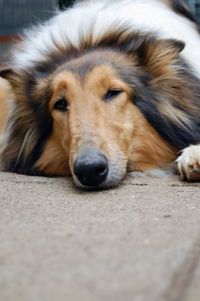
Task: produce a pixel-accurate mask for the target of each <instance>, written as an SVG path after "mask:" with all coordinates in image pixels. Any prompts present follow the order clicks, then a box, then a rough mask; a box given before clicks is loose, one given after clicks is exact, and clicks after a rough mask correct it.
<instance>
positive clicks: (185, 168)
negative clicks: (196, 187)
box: [176, 144, 200, 181]
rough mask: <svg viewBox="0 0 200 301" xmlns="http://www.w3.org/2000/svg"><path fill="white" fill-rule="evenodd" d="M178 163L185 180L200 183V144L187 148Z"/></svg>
mask: <svg viewBox="0 0 200 301" xmlns="http://www.w3.org/2000/svg"><path fill="white" fill-rule="evenodd" d="M176 162H177V167H178V171H179V173H180V176H181V178H182V179H183V180H190V181H197V180H199V181H200V144H198V145H191V146H189V147H187V148H185V149H184V150H183V151H182V154H181V155H180V157H179V158H178V159H177V160H176Z"/></svg>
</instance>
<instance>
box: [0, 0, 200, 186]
mask: <svg viewBox="0 0 200 301" xmlns="http://www.w3.org/2000/svg"><path fill="white" fill-rule="evenodd" d="M199 31H200V26H199V24H198V22H197V20H196V19H195V17H194V15H193V14H192V13H191V12H190V11H189V10H188V8H187V7H186V6H185V5H184V4H183V3H182V2H181V1H179V0H163V1H161V0H115V1H111V0H96V1H78V2H77V3H76V4H75V5H74V6H73V7H72V8H70V9H68V10H66V11H64V12H61V13H58V14H57V15H56V16H54V17H53V18H52V19H51V20H50V21H48V22H46V23H45V24H42V25H39V26H36V27H33V28H32V29H31V30H29V31H28V32H26V33H25V36H24V39H23V41H22V42H21V43H20V44H19V45H18V46H17V48H16V49H15V50H14V51H13V53H12V54H11V57H10V61H9V62H8V64H7V68H4V69H3V70H1V72H0V75H1V77H3V78H5V79H7V80H8V81H9V83H10V85H11V87H12V93H11V96H10V97H7V98H8V99H9V100H10V102H11V105H10V108H9V111H10V112H9V118H8V122H7V125H6V127H5V130H4V135H3V141H2V147H1V148H2V149H1V163H2V167H3V169H4V170H7V171H13V172H18V173H24V174H33V175H34V174H41V175H54V176H55V175H58V176H65V175H72V177H73V179H74V182H75V183H76V184H77V185H78V186H80V187H85V188H105V187H111V186H114V185H117V184H118V183H119V182H120V181H121V180H122V179H123V177H124V175H125V174H126V172H127V171H142V172H145V171H149V170H152V169H156V168H161V169H166V168H168V167H170V166H171V164H172V163H173V162H174V161H176V162H177V165H178V171H179V173H180V175H181V177H182V178H184V179H189V180H190V179H200V145H198V143H200V34H199ZM3 118H5V116H3Z"/></svg>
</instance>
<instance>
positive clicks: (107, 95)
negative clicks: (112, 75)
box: [104, 90, 122, 101]
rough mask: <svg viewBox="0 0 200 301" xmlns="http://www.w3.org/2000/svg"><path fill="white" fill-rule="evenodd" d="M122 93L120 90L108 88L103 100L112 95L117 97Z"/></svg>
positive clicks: (110, 97)
mask: <svg viewBox="0 0 200 301" xmlns="http://www.w3.org/2000/svg"><path fill="white" fill-rule="evenodd" d="M121 93H122V90H109V91H108V92H107V93H106V94H105V95H104V100H107V101H108V100H110V99H112V98H114V97H117V96H118V95H119V94H121Z"/></svg>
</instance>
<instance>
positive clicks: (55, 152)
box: [36, 65, 176, 175]
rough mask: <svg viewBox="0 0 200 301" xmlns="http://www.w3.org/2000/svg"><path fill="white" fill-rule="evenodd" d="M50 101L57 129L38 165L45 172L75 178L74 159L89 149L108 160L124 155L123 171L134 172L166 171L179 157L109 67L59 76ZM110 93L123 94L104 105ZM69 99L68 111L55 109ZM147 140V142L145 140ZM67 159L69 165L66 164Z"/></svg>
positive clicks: (53, 85)
mask: <svg viewBox="0 0 200 301" xmlns="http://www.w3.org/2000/svg"><path fill="white" fill-rule="evenodd" d="M52 89H53V96H52V99H51V101H50V103H49V108H50V111H51V115H52V117H53V131H52V135H51V138H50V139H49V140H48V142H47V144H46V146H45V150H44V152H43V154H42V156H41V157H40V159H39V161H38V162H37V164H36V167H37V168H39V169H40V170H42V171H43V172H45V173H47V174H59V175H63V174H68V173H69V167H70V170H71V173H72V174H73V164H74V160H75V158H76V156H77V154H78V153H79V152H81V151H82V150H84V149H87V147H88V146H95V147H97V148H99V149H100V150H101V151H102V152H103V153H104V154H105V155H106V156H107V158H108V159H109V160H111V161H116V160H117V155H118V153H122V154H123V159H122V161H123V162H122V168H123V169H126V166H127V164H128V166H129V168H130V169H131V170H133V169H134V170H141V171H143V170H146V169H151V168H156V167H158V166H160V167H164V166H169V164H170V163H171V162H172V161H173V160H174V159H175V153H176V151H175V149H173V148H172V147H170V146H169V145H168V144H167V143H166V142H164V141H163V140H162V139H161V137H160V136H159V135H158V134H157V132H156V131H155V130H154V129H153V128H152V127H151V126H150V124H149V123H148V122H147V121H146V119H145V118H144V117H143V115H142V114H141V113H140V111H139V110H138V108H137V107H136V106H135V105H133V104H132V101H131V100H130V88H129V86H128V85H127V84H125V83H124V82H122V81H121V80H120V79H119V77H118V76H117V74H116V73H115V72H114V71H113V70H112V68H111V67H107V66H103V65H101V66H96V67H94V68H93V69H92V70H91V71H90V72H88V73H87V74H86V75H85V77H84V78H80V76H79V75H78V74H77V73H73V72H63V71H62V72H60V73H58V74H56V76H55V77H54V79H53V84H52ZM109 89H121V90H123V93H122V94H120V95H119V96H117V97H116V99H113V100H111V101H109V103H106V102H105V101H104V100H103V97H104V95H105V93H106V92H107V91H108V90H109ZM62 95H65V98H66V99H67V101H68V105H69V108H68V111H67V112H59V111H55V110H53V106H54V104H55V102H56V101H57V100H58V99H59V97H60V96H62ZM147 137H148V139H147ZM68 160H69V163H68Z"/></svg>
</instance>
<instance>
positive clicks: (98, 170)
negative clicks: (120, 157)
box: [74, 149, 109, 188]
mask: <svg viewBox="0 0 200 301" xmlns="http://www.w3.org/2000/svg"><path fill="white" fill-rule="evenodd" d="M108 172H109V166H108V160H107V158H106V156H105V155H104V154H103V153H101V152H100V151H99V150H96V149H90V150H86V151H84V152H83V153H80V154H79V155H78V156H77V158H76V160H75V163H74V174H75V176H76V178H77V180H78V181H79V182H80V183H81V184H82V185H83V186H86V187H89V188H96V187H98V186H100V185H101V184H103V183H104V182H105V181H106V178H107V176H108Z"/></svg>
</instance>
